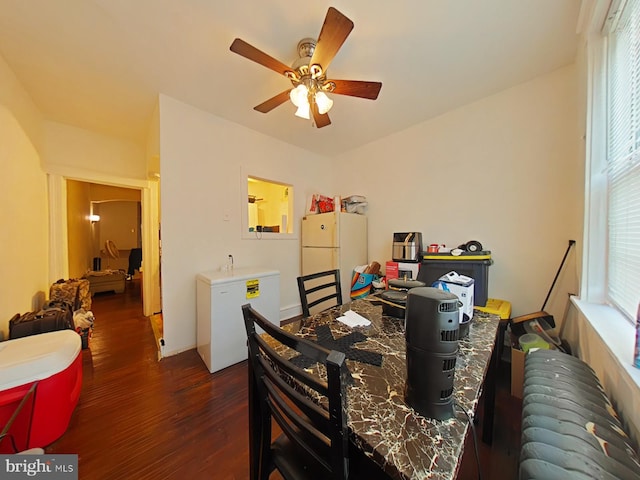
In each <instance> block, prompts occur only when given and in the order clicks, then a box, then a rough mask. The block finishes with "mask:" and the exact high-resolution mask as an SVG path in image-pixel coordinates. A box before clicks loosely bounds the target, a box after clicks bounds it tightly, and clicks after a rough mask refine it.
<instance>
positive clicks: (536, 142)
mask: <svg viewBox="0 0 640 480" xmlns="http://www.w3.org/2000/svg"><path fill="white" fill-rule="evenodd" d="M577 83H578V80H577V75H576V70H575V67H574V66H569V67H565V68H563V69H560V70H557V71H555V72H552V73H550V74H548V75H544V76H541V77H538V78H536V79H534V80H532V81H530V82H528V83H525V84H522V85H518V86H516V87H513V88H510V89H508V90H505V91H503V92H500V93H498V94H496V95H493V96H490V97H487V98H484V99H482V100H480V101H477V102H474V103H472V104H469V105H466V106H464V107H461V108H459V109H456V110H453V111H451V112H448V113H446V114H444V115H442V116H440V117H437V118H435V119H432V120H429V121H427V122H424V123H422V124H420V125H416V126H414V127H412V128H409V129H407V130H404V131H402V132H399V133H398V134H395V135H392V136H390V137H386V138H383V139H381V140H379V141H377V142H374V143H371V144H369V145H366V146H364V147H362V148H359V149H357V150H355V151H352V152H348V153H346V154H344V155H342V156H340V157H338V158H336V159H335V160H334V161H335V165H336V169H337V170H338V171H339V172H340V178H338V181H340V179H342V182H341V183H340V185H339V187H340V190H341V193H343V194H361V195H366V196H367V199H368V200H369V209H368V216H369V256H370V258H369V260H370V261H372V260H377V261H379V262H380V263H381V264H383V265H384V262H385V261H386V260H389V259H390V257H391V242H392V234H393V232H396V231H398V232H404V231H420V232H422V235H423V241H424V243H425V244H429V243H445V244H447V245H448V246H457V245H459V244H461V243H464V242H466V241H468V240H472V239H474V240H478V241H480V242H481V243H482V244H483V246H484V247H485V248H486V249H488V250H491V252H492V258H493V260H494V264H493V265H492V266H491V267H489V297H490V298H500V299H505V300H508V301H510V302H511V303H512V306H513V314H514V315H519V314H525V313H531V312H534V311H537V310H539V309H540V307H541V306H542V303H543V301H544V298H545V296H546V294H547V291H548V289H549V287H550V286H551V282H552V280H553V277H554V275H555V272H556V270H557V268H558V266H559V265H560V261H561V259H562V256H563V254H564V251H565V249H566V247H567V245H568V240H569V239H575V240H577V241H580V240H581V238H582V234H581V231H582V230H581V229H582V199H583V169H584V167H583V159H582V158H580V156H579V150H580V148H579V145H580V142H581V133H582V132H580V131H579V129H578V118H577V98H576V96H577V95H576V90H577ZM575 258H576V252H575V251H574V252H573V253H572V255H571V256H570V257H569V262H568V263H567V265H565V269H564V274H563V275H562V277H561V279H560V281H559V283H558V285H556V288H555V289H554V295H553V296H552V299H551V300H552V301H551V302H550V303H549V304H548V305H547V308H546V310H547V311H548V312H550V313H552V314H554V315H555V316H556V317H561V316H562V315H563V312H564V309H565V307H566V305H567V304H568V298H567V295H566V293H567V292H569V291H570V292H577V273H576V267H575Z"/></svg>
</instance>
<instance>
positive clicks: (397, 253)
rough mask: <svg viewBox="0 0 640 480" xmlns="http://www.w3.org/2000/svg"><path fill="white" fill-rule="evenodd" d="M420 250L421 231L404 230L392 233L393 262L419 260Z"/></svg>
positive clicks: (415, 261)
mask: <svg viewBox="0 0 640 480" xmlns="http://www.w3.org/2000/svg"><path fill="white" fill-rule="evenodd" d="M421 251H422V233H420V232H404V233H394V234H393V252H392V255H391V258H392V259H393V261H394V262H410V263H418V262H420V252H421Z"/></svg>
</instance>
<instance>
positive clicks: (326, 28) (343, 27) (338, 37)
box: [309, 7, 353, 72]
mask: <svg viewBox="0 0 640 480" xmlns="http://www.w3.org/2000/svg"><path fill="white" fill-rule="evenodd" d="M351 30H353V22H352V21H351V20H349V19H348V18H347V17H345V16H344V15H343V14H342V13H340V12H339V11H338V10H336V9H335V8H333V7H329V10H328V11H327V16H326V17H325V19H324V24H323V25H322V29H321V30H320V35H319V36H318V42H317V43H316V48H315V50H314V51H313V56H312V57H311V62H309V65H320V66H321V67H322V69H323V70H324V71H325V72H326V71H327V69H328V68H329V64H330V63H331V60H333V57H335V55H336V53H338V50H340V47H341V46H342V44H343V43H344V41H345V40H346V39H347V37H348V36H349V33H351Z"/></svg>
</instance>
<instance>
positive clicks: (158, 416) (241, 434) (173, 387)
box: [46, 281, 521, 480]
mask: <svg viewBox="0 0 640 480" xmlns="http://www.w3.org/2000/svg"><path fill="white" fill-rule="evenodd" d="M92 310H93V312H94V314H95V317H96V323H95V332H94V336H93V339H92V340H91V344H90V349H89V350H83V351H82V355H83V373H84V378H83V387H82V393H81V395H80V401H79V403H78V406H77V407H76V410H75V412H74V414H73V417H72V419H71V423H70V425H69V429H68V430H67V432H66V433H65V434H64V435H63V436H62V437H61V438H60V439H59V440H58V441H56V442H55V443H53V444H52V445H50V446H49V447H47V448H46V452H47V453H76V454H78V456H79V478H80V479H81V480H90V479H114V480H115V479H126V480H128V479H180V480H182V479H184V480H200V479H237V480H240V479H242V480H244V479H247V478H248V476H249V475H248V420H247V387H246V384H247V377H246V365H245V364H244V363H241V364H238V365H235V366H233V367H230V368H227V369H225V370H223V371H222V372H219V373H216V374H213V375H211V374H210V373H209V372H208V371H207V369H206V367H205V366H204V364H203V362H202V361H201V359H200V357H199V356H198V354H197V353H196V352H195V350H191V351H188V352H184V353H181V354H179V355H175V356H172V357H168V358H164V359H162V361H158V360H157V350H156V344H155V340H154V336H153V331H152V328H151V325H150V322H149V320H148V319H147V318H145V317H143V316H142V305H141V302H140V284H139V282H138V281H134V282H127V289H126V291H125V293H124V294H119V295H117V294H108V293H105V294H99V295H96V296H95V297H94V299H93V306H92ZM185 321H192V320H191V319H185ZM507 367H508V365H507ZM505 372H506V374H505ZM502 373H503V374H502V375H501V376H500V377H501V380H500V381H499V382H498V395H497V411H496V429H495V433H494V436H495V438H494V444H493V447H488V446H486V445H484V444H482V442H480V441H479V445H480V454H481V458H480V461H481V465H482V470H483V479H484V480H511V479H515V478H517V458H518V453H517V452H518V450H519V445H520V410H521V404H520V402H519V401H517V400H515V399H513V397H511V396H510V395H509V392H508V388H509V385H508V371H507V370H506V369H504V370H503V372H502ZM478 434H480V431H479V429H478ZM459 478H461V479H475V478H477V470H476V466H475V458H474V455H473V443H472V442H471V439H469V441H468V442H467V445H466V447H465V458H464V461H463V466H462V469H461V472H460V476H459Z"/></svg>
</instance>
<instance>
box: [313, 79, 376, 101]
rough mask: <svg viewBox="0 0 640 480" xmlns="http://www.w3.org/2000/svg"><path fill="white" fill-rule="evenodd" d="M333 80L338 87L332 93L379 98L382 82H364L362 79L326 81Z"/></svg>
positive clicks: (371, 98) (370, 98) (372, 98)
mask: <svg viewBox="0 0 640 480" xmlns="http://www.w3.org/2000/svg"><path fill="white" fill-rule="evenodd" d="M329 82H333V83H334V84H335V86H336V88H334V89H333V91H332V92H331V93H337V94H338V95H349V96H351V97H360V98H368V99H369V100H375V99H376V98H378V94H379V93H380V89H381V88H382V83H381V82H363V81H360V80H327V82H325V83H329Z"/></svg>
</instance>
